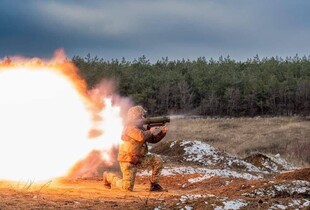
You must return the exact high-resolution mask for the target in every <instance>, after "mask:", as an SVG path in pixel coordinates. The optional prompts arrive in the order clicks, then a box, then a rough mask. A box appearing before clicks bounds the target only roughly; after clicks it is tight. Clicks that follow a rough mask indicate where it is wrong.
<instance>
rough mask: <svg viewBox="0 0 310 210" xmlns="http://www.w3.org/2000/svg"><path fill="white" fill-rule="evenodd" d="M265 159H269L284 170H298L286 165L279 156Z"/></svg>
mask: <svg viewBox="0 0 310 210" xmlns="http://www.w3.org/2000/svg"><path fill="white" fill-rule="evenodd" d="M267 157H269V158H270V159H271V160H272V161H273V162H275V163H276V164H278V165H281V166H282V167H283V169H284V170H294V169H298V168H297V167H295V166H292V165H290V164H289V163H287V162H286V160H284V159H282V158H281V157H280V155H279V154H278V155H275V156H271V155H267Z"/></svg>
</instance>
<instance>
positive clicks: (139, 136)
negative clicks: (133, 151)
mask: <svg viewBox="0 0 310 210" xmlns="http://www.w3.org/2000/svg"><path fill="white" fill-rule="evenodd" d="M124 135H127V136H128V137H130V138H132V139H134V140H135V141H138V142H144V141H146V140H148V139H150V138H152V136H153V134H152V132H151V131H150V130H142V129H138V128H135V127H130V128H127V129H125V132H124Z"/></svg>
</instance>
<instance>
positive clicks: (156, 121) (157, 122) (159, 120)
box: [141, 116, 170, 128]
mask: <svg viewBox="0 0 310 210" xmlns="http://www.w3.org/2000/svg"><path fill="white" fill-rule="evenodd" d="M141 122H142V123H143V125H146V126H147V127H148V128H151V127H156V126H164V125H165V124H166V123H169V122H170V117H168V116H163V117H147V118H144V119H142V120H141Z"/></svg>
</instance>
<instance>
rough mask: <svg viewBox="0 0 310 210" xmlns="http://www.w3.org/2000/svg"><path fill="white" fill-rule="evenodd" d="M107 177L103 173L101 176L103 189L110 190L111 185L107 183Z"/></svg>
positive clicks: (106, 174) (105, 173)
mask: <svg viewBox="0 0 310 210" xmlns="http://www.w3.org/2000/svg"><path fill="white" fill-rule="evenodd" d="M107 176H108V173H107V172H104V173H103V176H102V177H103V187H104V188H107V189H111V183H109V182H108V179H107Z"/></svg>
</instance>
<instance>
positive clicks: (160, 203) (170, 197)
mask: <svg viewBox="0 0 310 210" xmlns="http://www.w3.org/2000/svg"><path fill="white" fill-rule="evenodd" d="M309 174H310V168H305V169H299V170H294V171H290V172H286V173H283V174H280V175H278V176H277V177H275V178H271V179H261V180H245V179H240V178H224V177H217V176H214V177H210V178H209V179H204V180H203V181H201V182H196V183H189V182H188V180H189V179H193V178H197V177H201V176H202V174H187V175H186V174H182V175H181V174H179V175H171V176H163V178H162V182H161V183H162V185H163V186H165V187H166V188H167V189H168V192H157V193H154V192H152V193H150V192H148V188H149V185H148V179H149V177H148V176H138V177H137V179H136V185H135V189H134V192H123V191H120V190H118V189H106V188H104V187H103V184H102V180H101V179H100V178H99V177H97V178H92V179H74V180H71V179H70V180H69V179H65V178H63V179H58V180H53V181H51V182H46V183H41V184H32V183H16V182H6V181H2V182H0V209H1V210H2V209H3V210H5V209H14V210H15V209H215V207H216V206H219V207H221V206H223V202H224V201H228V200H234V201H238V200H239V201H240V199H241V200H242V201H246V203H247V205H246V206H243V207H242V206H241V207H240V208H237V209H270V207H272V206H275V205H277V204H281V205H283V204H284V203H286V204H287V205H288V206H289V203H292V199H293V200H294V199H295V200H296V199H297V200H299V201H300V202H301V203H302V202H303V204H304V206H303V205H299V207H298V209H307V208H308V209H309V206H307V205H308V204H307V201H308V200H307V199H309V189H308V191H306V192H303V193H299V194H296V193H295V194H289V193H283V192H282V194H275V195H271V196H268V195H262V194H259V193H257V192H258V191H257V190H258V189H260V191H261V190H262V189H265V190H268V189H270V187H272V186H276V184H282V185H285V184H290V183H291V182H292V180H294V179H298V180H309ZM255 191H256V193H253V192H255ZM189 206H190V207H189ZM292 207H294V206H292ZM219 209H220V208H219ZM222 209H223V208H222ZM224 209H225V208H224ZM228 209H229V208H228ZM231 209H234V208H231ZM271 209H272V208H271ZM273 209H277V208H273ZM278 209H280V208H278ZM288 209H290V208H288ZM292 209H296V207H294V208H292Z"/></svg>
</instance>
